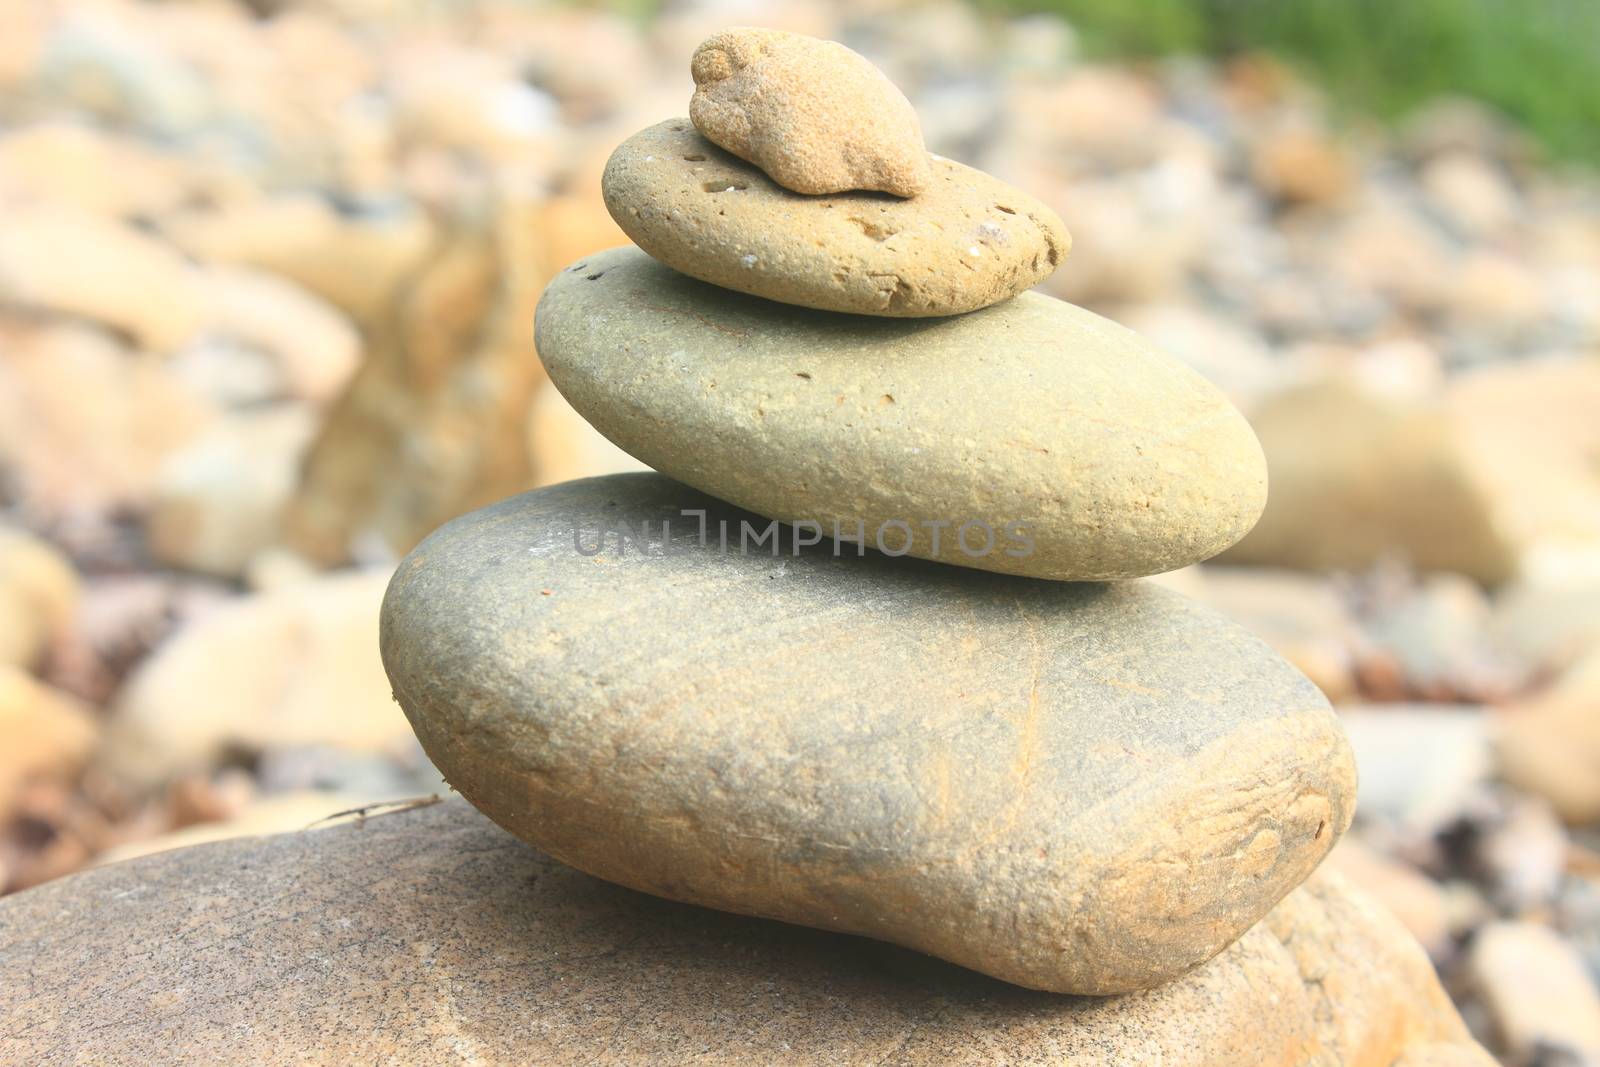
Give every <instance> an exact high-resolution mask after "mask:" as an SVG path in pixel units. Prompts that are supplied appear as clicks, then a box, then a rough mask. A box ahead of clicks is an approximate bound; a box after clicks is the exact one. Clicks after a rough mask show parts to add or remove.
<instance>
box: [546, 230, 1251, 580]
mask: <svg viewBox="0 0 1600 1067" xmlns="http://www.w3.org/2000/svg"><path fill="white" fill-rule="evenodd" d="M538 348H539V355H540V357H541V358H542V359H543V360H544V364H545V367H546V368H547V369H548V370H549V372H550V378H551V380H552V381H554V382H555V384H556V387H557V388H559V389H560V390H561V393H562V395H564V396H565V397H566V398H567V400H568V401H570V402H571V404H572V406H573V407H574V408H576V409H577V411H578V413H579V414H581V415H582V416H583V417H584V418H586V419H588V420H589V422H590V423H592V424H593V425H594V426H595V428H596V429H598V430H599V431H600V432H601V433H602V434H604V435H605V436H606V437H608V438H610V439H611V440H612V441H613V442H615V443H616V444H617V445H618V446H619V447H621V448H622V449H623V451H625V452H628V453H629V454H631V455H633V456H634V457H636V458H638V459H639V460H642V461H643V462H644V463H646V464H648V465H649V466H651V467H653V468H655V469H656V470H659V471H661V472H663V473H665V474H668V475H670V476H672V477H674V478H677V479H678V480H680V481H683V482H686V483H688V484H690V485H693V486H695V487H696V488H698V489H701V490H703V491H705V492H708V493H711V494H712V495H714V496H718V497H721V498H722V499H724V500H727V501H730V502H732V503H734V504H737V505H738V506H740V507H745V508H749V509H750V510H752V511H755V512H758V513H760V514H762V515H766V516H769V517H771V518H777V519H782V520H784V521H785V522H801V521H810V522H815V523H817V524H819V525H820V527H821V528H822V530H823V532H824V533H827V534H829V535H830V536H833V535H834V531H835V524H836V523H837V524H838V526H837V529H838V532H839V533H840V534H843V535H845V536H855V537H860V536H862V535H864V536H865V537H866V539H867V542H868V544H869V545H874V544H875V545H877V546H878V547H881V548H882V549H883V550H885V551H887V552H889V553H891V554H899V553H900V552H901V551H902V550H906V551H909V554H910V555H913V556H919V557H922V558H925V559H938V560H940V561H942V562H945V563H955V564H960V565H963V566H968V567H977V568H980V569H983V570H993V571H1001V572H1005V573H1013V574H1026V575H1030V576H1032V577H1037V578H1059V579H1072V580H1080V579H1105V578H1132V577H1138V576H1141V575H1147V574H1157V573H1160V572H1162V571H1169V570H1174V569H1176V568H1178V567H1182V566H1185V565H1187V564H1190V563H1194V562H1196V561H1198V560H1202V559H1205V558H1207V557H1209V556H1212V555H1214V554H1216V553H1218V552H1220V551H1222V550H1223V549H1224V548H1226V547H1227V546H1228V545H1231V544H1233V543H1234V542H1235V541H1237V540H1238V539H1239V538H1241V537H1243V536H1244V534H1245V532H1246V531H1247V530H1249V529H1250V526H1251V524H1252V523H1254V522H1255V520H1256V517H1257V516H1258V515H1260V514H1261V509H1262V507H1263V505H1264V503H1265V500H1266V493H1267V480H1266V478H1267V476H1266V462H1265V460H1264V459H1263V457H1262V454H1261V449H1260V446H1259V445H1257V443H1256V440H1255V436H1254V435H1253V434H1252V433H1251V431H1250V427H1249V425H1248V424H1247V423H1246V422H1245V420H1244V417H1243V416H1242V415H1240V414H1239V413H1238V412H1237V411H1236V410H1234V408H1233V407H1232V406H1231V405H1229V403H1228V401H1227V399H1226V398H1225V397H1224V396H1223V395H1222V394H1221V393H1220V392H1219V391H1218V390H1217V389H1216V388H1215V387H1214V386H1212V385H1211V384H1210V383H1208V382H1206V381H1205V380H1204V379H1202V378H1201V377H1200V376H1199V375H1197V374H1195V373H1194V372H1193V371H1191V370H1189V369H1188V368H1187V367H1184V366H1182V365H1181V364H1179V363H1178V362H1177V361H1175V360H1172V359H1170V358H1168V357H1167V356H1165V355H1163V354H1161V353H1159V352H1157V351H1155V350H1154V349H1152V348H1151V347H1150V346H1149V345H1147V344H1146V343H1145V342H1144V341H1143V340H1142V339H1141V338H1139V337H1138V335H1136V334H1133V333H1131V332H1129V331H1127V330H1125V329H1123V328H1122V327H1120V326H1118V325H1116V324H1115V323H1113V322H1110V321H1109V320H1107V319H1103V318H1100V317H1099V316H1097V315H1094V314H1092V313H1090V312H1087V311H1084V310H1083V309H1082V308H1078V307H1074V306H1072V305H1071V304H1067V303H1064V302H1062V301H1060V300H1055V299H1053V298H1051V297H1047V296H1041V295H1038V294H1032V293H1030V294H1026V295H1024V296H1021V297H1019V298H1017V299H1016V300H1013V301H1009V302H1007V303H1006V304H1004V305H1001V306H999V307H994V308H989V309H986V310H984V311H981V312H977V313H975V314H972V315H964V316H961V317H960V318H954V319H946V320H941V321H937V322H926V321H924V322H915V323H910V322H893V321H887V320H883V319H866V318H860V317H854V316H852V317H844V316H838V315H829V314H822V313H807V312H802V311H796V310H794V309H792V308H782V307H777V306H775V305H772V304H769V303H767V302H764V301H759V300H752V299H750V298H748V297H744V296H740V295H738V294H736V293H729V292H725V291H722V290H719V289H716V288H713V287H711V286H707V285H703V284H701V283H699V282H696V281H694V280H693V279H690V278H686V277H684V276H683V275H681V274H678V273H676V272H674V271H672V270H669V269H667V268H665V267H663V266H661V265H660V264H659V263H656V262H655V261H653V260H651V259H650V258H649V257H648V256H645V255H643V254H642V253H640V252H639V251H638V250H637V249H631V248H620V249H613V250H612V251H609V252H603V253H600V254H598V255H594V256H590V257H588V258H587V259H585V260H583V261H582V262H580V263H577V264H575V265H574V266H572V267H569V268H567V269H566V270H565V271H563V272H562V273H561V274H560V275H558V276H557V278H556V279H555V281H553V282H551V284H550V287H549V288H548V289H547V290H545V294H544V298H543V299H542V300H541V301H540V303H539V312H538ZM969 523H971V524H974V525H971V526H970V527H968V528H967V529H966V530H965V532H964V533H963V530H962V528H963V527H964V526H967V525H968V524H969ZM858 524H860V525H858ZM941 524H942V525H941ZM1013 524H1016V528H1015V529H1010V527H1012V525H1013ZM991 534H992V535H993V536H992V541H991V538H990V535H991ZM907 538H909V539H910V543H909V546H907ZM963 539H964V540H963Z"/></svg>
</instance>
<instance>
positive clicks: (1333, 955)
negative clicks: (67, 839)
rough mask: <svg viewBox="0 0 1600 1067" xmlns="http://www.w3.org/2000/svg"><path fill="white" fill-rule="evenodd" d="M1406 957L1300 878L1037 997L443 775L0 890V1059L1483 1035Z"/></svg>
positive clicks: (1379, 931)
mask: <svg viewBox="0 0 1600 1067" xmlns="http://www.w3.org/2000/svg"><path fill="white" fill-rule="evenodd" d="M1420 957H1421V953H1420V951H1419V950H1418V949H1417V947H1416V945H1415V944H1414V943H1410V942H1408V940H1407V939H1406V938H1405V936H1404V934H1403V932H1400V931H1397V930H1396V929H1395V926H1394V921H1393V920H1392V919H1390V918H1388V917H1387V916H1385V915H1383V914H1382V913H1381V912H1378V911H1376V910H1375V909H1373V908H1372V907H1371V905H1370V904H1368V903H1366V902H1364V901H1363V899H1362V898H1361V897H1360V896H1359V894H1356V893H1354V892H1352V891H1350V890H1349V889H1348V888H1346V887H1345V886H1344V885H1343V883H1341V882H1338V881H1328V880H1324V879H1322V878H1320V877H1319V878H1317V879H1314V880H1313V882H1312V883H1311V885H1309V886H1307V887H1306V888H1305V889H1302V890H1299V891H1297V892H1296V893H1294V894H1293V895H1292V896H1290V898H1289V899H1288V900H1287V901H1285V902H1284V904H1283V905H1281V906H1280V907H1279V908H1278V909H1277V910H1276V911H1274V913H1273V922H1272V923H1263V924H1262V925H1260V926H1257V927H1255V928H1254V929H1252V930H1251V931H1250V932H1249V933H1247V934H1246V935H1245V936H1244V937H1243V938H1242V939H1241V940H1240V941H1239V942H1237V943H1236V944H1234V945H1233V946H1232V947H1230V948H1229V949H1228V950H1227V951H1226V952H1224V953H1223V954H1222V955H1221V956H1220V957H1218V958H1217V959H1215V960H1213V961H1212V962H1211V963H1209V964H1207V965H1205V966H1204V967H1201V968H1200V969H1198V970H1196V971H1194V972H1193V973H1191V974H1189V975H1187V976H1185V977H1184V978H1181V979H1179V980H1178V981H1176V982H1173V983H1171V984H1170V985H1167V986H1163V987H1162V988H1160V989H1156V990H1152V991H1150V992H1146V993H1135V994H1131V995H1128V996H1125V997H1117V998H1113V999H1084V998H1077V997H1058V996H1054V995H1051V994H1047V993H1037V992H1033V991H1030V990H1024V989H1018V988H1016V987H1015V986H1008V985H1005V984H1003V983H1001V982H996V981H994V980H992V979H988V978H984V977H983V976H981V975H977V974H973V973H972V972H971V971H965V970H961V969H960V968H956V967H951V966H949V965H948V964H942V963H939V962H937V961H935V960H930V959H928V958H927V957H925V956H917V955H915V954H913V953H910V952H907V951H905V950H903V949H897V948H893V947H891V946H888V945H884V944H881V943H878V942H873V941H867V940H864V939H861V938H852V937H845V936H842V935H839V934H829V933H821V932H818V931H814V930H807V929H804V928H802V927H797V926H790V925H786V924H782V923H773V922H765V921H762V920H759V919H746V918H742V917H739V916H734V915H724V914H720V913H718V912H713V911H706V910H703V909H699V908H690V907H685V906H683V905H681V904H673V903H670V902H667V901H662V900H656V899H654V898H652V897H647V896H642V895H640V894H637V893H633V892H630V891H629V890H626V889H622V888H620V887H617V886H612V885H607V884H606V883H604V882H600V881H596V880H595V879H593V878H590V877H588V876H587V875H583V874H580V873H578V872H577V871H574V870H572V869H570V868H568V867H564V866H562V865H561V864H559V863H557V862H555V861H554V860H552V859H549V858H548V857H546V856H544V855H542V854H541V853H539V852H537V851H535V850H533V849H530V848H528V847H526V846H525V845H523V844H521V843H520V842H518V841H516V840H515V839H513V838H511V837H510V836H508V835H507V834H505V833H504V832H502V831H501V830H499V829H497V828H496V827H495V826H493V825H492V824H490V823H489V821H488V820H487V819H485V818H483V816H481V815H479V814H478V813H477V812H475V811H473V810H472V809H471V808H470V807H468V806H467V805H466V804H464V803H462V802H460V801H449V802H446V803H442V804H434V805H431V806H427V807H421V808H412V809H410V810H406V811H401V812H398V813H394V814H374V815H371V816H368V817H366V818H364V819H361V820H358V821H355V822H349V823H345V824H342V825H337V826H333V827H330V828H327V829H318V830H310V831H306V832H302V833H294V834H284V835H282V836H279V837H271V838H258V839H253V840H235V841H230V842H225V843H222V844H212V845H203V846H199V847H196V848H186V849H180V850H178V851H175V852H166V853H162V854H160V855H157V856H150V857H146V858H143V859H138V860H133V861H130V862H127V863H120V864H115V865H112V866H109V867H102V868H100V869H98V870H93V871H89V872H86V873H83V874H78V875H74V876H72V877H68V878H63V879H60V880H58V881H55V882H52V883H50V884H48V885H45V886H43V887H40V888H38V889H33V890H29V891H27V892H24V893H18V894H14V895H12V896H10V897H7V898H5V899H4V900H0V967H3V968H4V973H5V975H6V976H7V977H6V981H4V982H0V1018H4V1019H5V1020H6V1025H5V1026H4V1027H0V1060H3V1061H4V1062H6V1063H30V1064H33V1063H37V1064H44V1063H93V1064H98V1065H101V1067H122V1065H139V1067H143V1065H145V1064H149V1063H161V1064H171V1065H174V1067H182V1065H190V1064H204V1065H207V1067H233V1065H250V1067H255V1065H257V1064H262V1063H283V1062H306V1063H392V1064H434V1063H463V1062H466V1063H473V1064H480V1065H485V1067H498V1065H508V1067H509V1065H521V1064H528V1063H537V1064H540V1065H541V1067H577V1065H583V1067H590V1065H597V1064H598V1065H608V1067H627V1065H634V1064H645V1063H649V1064H661V1065H663V1067H674V1065H679V1064H691V1063H692V1064H697V1065H701V1067H716V1065H733V1067H745V1065H748V1064H776V1063H782V1064H792V1065H795V1067H808V1065H814V1067H822V1065H837V1064H846V1063H849V1064H860V1063H873V1064H886V1065H892V1067H934V1065H938V1067H980V1065H983V1067H988V1065H996V1064H1013V1065H1022V1064H1039V1065H1045V1064H1062V1063H1071V1064H1073V1065H1075V1067H1122V1065H1126V1064H1135V1063H1138V1064H1151V1063H1160V1064H1162V1065H1163V1067H1223V1065H1226V1067H1303V1065H1304V1064H1307V1063H1317V1064H1328V1065H1334V1067H1369V1065H1376V1064H1382V1065H1385V1067H1388V1065H1390V1064H1405V1065H1406V1067H1420V1065H1422V1064H1424V1063H1425V1064H1429V1065H1432V1067H1446V1065H1456V1064H1459V1065H1462V1067H1480V1065H1486V1064H1488V1062H1489V1061H1488V1060H1487V1059H1485V1058H1484V1057H1483V1055H1482V1053H1481V1051H1480V1050H1478V1049H1477V1048H1476V1047H1475V1046H1473V1045H1472V1044H1471V1041H1470V1039H1469V1038H1467V1036H1466V1034H1465V1030H1464V1028H1463V1027H1462V1025H1461V1021H1460V1019H1459V1017H1458V1016H1457V1015H1456V1014H1455V1012H1454V1010H1453V1009H1451V1008H1450V1006H1449V1004H1448V1002H1447V1001H1446V1000H1445V999H1444V995H1443V992H1442V991H1441V990H1440V989H1439V987H1438V982H1437V981H1436V980H1435V979H1434V977H1433V975H1432V973H1431V972H1430V971H1429V970H1428V968H1427V964H1426V962H1425V961H1423V960H1421V959H1420ZM1330 989H1337V990H1338V995H1337V997H1330V996H1329V990H1330ZM109 1021H115V1023H116V1024H115V1025H108V1022H109Z"/></svg>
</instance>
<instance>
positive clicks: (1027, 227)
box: [601, 119, 1072, 318]
mask: <svg viewBox="0 0 1600 1067" xmlns="http://www.w3.org/2000/svg"><path fill="white" fill-rule="evenodd" d="M931 166H932V170H933V174H932V180H931V182H930V184H929V186H928V188H927V189H925V190H923V191H922V193H920V194H919V195H918V196H916V197H914V198H912V199H910V200H896V199H894V198H892V197H889V196H885V195H883V194H881V193H871V192H854V193H840V194H838V195H835V196H825V197H815V196H805V195H802V194H800V193H796V192H792V191H791V190H788V189H785V188H784V187H783V186H781V185H779V184H778V183H777V182H775V181H773V180H772V179H771V178H769V177H768V176H767V175H766V174H765V173H763V172H762V170H761V169H760V168H759V167H756V166H755V165H753V164H750V163H746V162H745V161H744V160H742V159H740V158H738V157H737V156H734V155H732V154H730V153H728V152H725V151H723V150H722V149H720V148H718V147H717V146H716V145H714V144H712V143H711V142H710V141H708V140H707V139H706V138H705V137H704V136H702V135H701V134H700V133H699V132H697V131H696V130H695V128H694V127H693V126H692V125H690V123H689V120H688V119H670V120H668V121H666V122H663V123H659V124H658V125H655V126H651V127H650V128H648V129H646V130H643V131H641V132H640V133H637V134H635V135H634V136H632V137H630V138H629V139H628V140H626V141H624V142H623V143H622V144H621V146H619V147H618V148H617V150H616V151H615V152H614V153H612V156H611V159H610V161H609V162H607V164H606V170H605V175H604V177H603V178H602V181H601V192H602V193H603V195H604V197H605V202H606V208H607V210H609V211H610V212H611V217H612V218H614V219H615V220H616V221H617V225H618V226H620V227H622V231H623V232H624V233H626V234H627V235H628V237H629V238H630V239H632V240H633V241H634V242H635V243H636V244H638V246H639V247H640V248H642V249H644V250H645V251H646V252H649V253H650V254H651V255H652V256H654V257H656V258H657V259H659V260H661V262H663V263H665V264H667V265H668V266H669V267H674V268H676V269H677V270H681V271H683V272H684V273H685V274H689V275H692V276H694V277H696V278H699V279H701V280H702V281H708V282H710V283H711V284H713V285H719V286H721V287H722V288H724V289H733V290H736V291H737V292H741V293H752V294H754V295H756V296H764V297H766V298H767V299H769V300H779V301H782V302H783V303H785V304H799V305H800V306H802V307H810V308H820V309H822V310H825V311H849V312H855V313H858V314H862V315H882V316H889V317H892V318H922V317H928V316H937V315H955V314H958V313H960V312H963V311H973V310H975V309H977V308H981V307H986V306H988V305H989V304H993V303H996V302H998V301H1001V300H1005V299H1006V298H1008V297H1012V296H1015V295H1016V294H1018V293H1020V292H1022V291H1023V290H1024V289H1027V288H1029V287H1031V286H1034V285H1037V284H1039V283H1040V282H1041V281H1043V280H1044V279H1045V278H1047V277H1049V275H1050V272H1051V271H1053V270H1055V269H1056V267H1057V266H1059V265H1060V263H1061V261H1062V260H1063V259H1065V258H1066V256H1067V252H1068V250H1069V249H1070V248H1071V247H1072V241H1071V238H1069V237H1068V236H1067V231H1066V227H1065V226H1063V225H1062V223H1061V219H1060V218H1059V217H1057V215H1056V213H1055V212H1054V211H1052V210H1050V209H1049V208H1048V207H1046V206H1045V205H1044V204H1042V203H1040V202H1039V201H1038V200H1036V199H1034V198H1033V197H1031V196H1029V195H1027V194H1026V193H1024V192H1022V191H1021V190H1020V189H1017V188H1015V187H1013V186H1010V185H1007V184H1006V183H1005V182H1002V181H1000V180H999V179H998V178H993V177H990V176H989V175H987V174H985V173H983V172H982V171H979V170H973V169H972V168H971V167H964V166H962V165H961V164H959V163H955V162H952V161H951V160H948V159H940V158H937V157H931Z"/></svg>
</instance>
